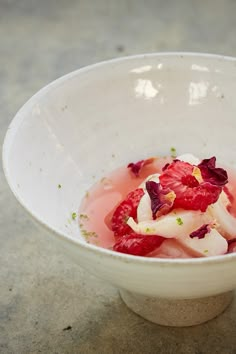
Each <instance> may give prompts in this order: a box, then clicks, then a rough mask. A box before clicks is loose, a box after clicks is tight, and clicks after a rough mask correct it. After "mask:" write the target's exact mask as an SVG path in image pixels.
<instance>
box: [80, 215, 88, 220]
mask: <svg viewBox="0 0 236 354" xmlns="http://www.w3.org/2000/svg"><path fill="white" fill-rule="evenodd" d="M79 218H80V220H89V217H88V215H87V214H80V215H79Z"/></svg>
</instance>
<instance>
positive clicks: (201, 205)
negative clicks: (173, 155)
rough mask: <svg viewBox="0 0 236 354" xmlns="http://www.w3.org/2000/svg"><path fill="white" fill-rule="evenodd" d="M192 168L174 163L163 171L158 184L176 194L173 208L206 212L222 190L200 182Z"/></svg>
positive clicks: (181, 162) (179, 162)
mask: <svg viewBox="0 0 236 354" xmlns="http://www.w3.org/2000/svg"><path fill="white" fill-rule="evenodd" d="M193 170H194V166H193V165H190V164H189V163H187V162H183V161H178V160H177V161H174V162H172V163H171V164H170V165H169V166H167V168H166V169H165V170H164V171H163V173H162V175H161V176H160V183H161V185H162V187H163V188H170V189H171V190H173V191H174V192H175V194H176V199H175V201H174V207H175V208H183V209H187V210H201V211H202V212H204V211H206V209H207V207H208V206H209V205H210V204H213V203H215V202H216V201H217V200H218V198H219V195H220V193H221V191H222V188H221V187H220V186H217V185H213V184H211V183H209V182H205V181H203V182H201V183H199V181H198V180H197V179H196V177H195V176H194V175H193Z"/></svg>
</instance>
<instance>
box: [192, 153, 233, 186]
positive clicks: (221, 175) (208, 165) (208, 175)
mask: <svg viewBox="0 0 236 354" xmlns="http://www.w3.org/2000/svg"><path fill="white" fill-rule="evenodd" d="M215 166H216V158H215V156H213V157H211V158H210V159H204V160H202V162H201V163H200V164H199V165H198V167H199V168H200V171H201V174H202V178H203V180H204V181H205V182H209V183H211V184H213V185H216V186H224V185H225V184H226V183H228V175H227V172H226V171H225V170H224V169H223V168H217V167H215Z"/></svg>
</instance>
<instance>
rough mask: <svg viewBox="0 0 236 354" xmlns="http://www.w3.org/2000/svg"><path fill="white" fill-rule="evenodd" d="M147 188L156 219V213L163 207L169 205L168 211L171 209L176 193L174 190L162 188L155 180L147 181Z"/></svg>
mask: <svg viewBox="0 0 236 354" xmlns="http://www.w3.org/2000/svg"><path fill="white" fill-rule="evenodd" d="M146 190H147V192H148V194H149V197H150V199H151V209H152V216H153V219H156V214H157V212H158V211H159V210H160V209H161V208H162V207H164V206H166V207H168V211H169V210H170V209H171V207H172V205H173V203H174V199H175V194H174V193H173V192H172V191H170V190H164V189H162V187H161V185H160V183H156V182H154V181H147V182H146Z"/></svg>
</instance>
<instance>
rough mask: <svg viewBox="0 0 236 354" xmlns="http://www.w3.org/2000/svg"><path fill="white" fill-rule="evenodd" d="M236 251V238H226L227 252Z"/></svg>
mask: <svg viewBox="0 0 236 354" xmlns="http://www.w3.org/2000/svg"><path fill="white" fill-rule="evenodd" d="M234 252H236V238H233V239H231V240H228V253H234Z"/></svg>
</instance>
